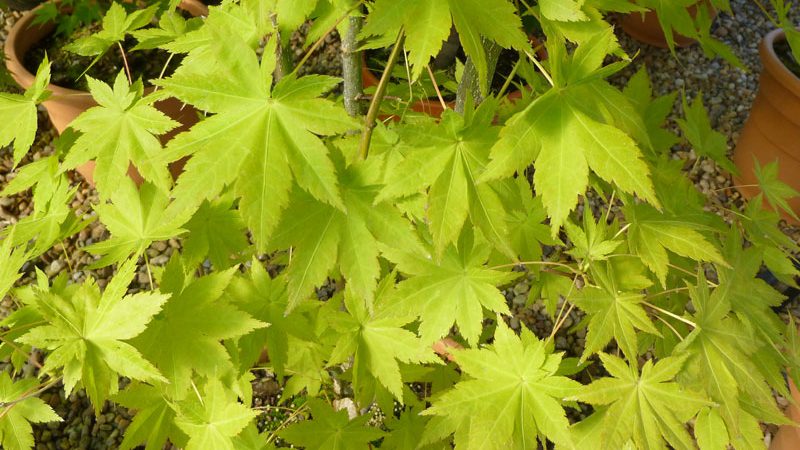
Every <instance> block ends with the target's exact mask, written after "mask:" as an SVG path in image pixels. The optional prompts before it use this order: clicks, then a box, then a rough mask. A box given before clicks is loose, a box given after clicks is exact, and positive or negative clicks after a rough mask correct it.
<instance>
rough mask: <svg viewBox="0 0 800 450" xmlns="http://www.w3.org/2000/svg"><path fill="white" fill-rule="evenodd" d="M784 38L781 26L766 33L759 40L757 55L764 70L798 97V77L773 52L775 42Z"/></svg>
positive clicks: (799, 93) (799, 94)
mask: <svg viewBox="0 0 800 450" xmlns="http://www.w3.org/2000/svg"><path fill="white" fill-rule="evenodd" d="M785 40H786V33H784V31H783V29H781V28H778V29H775V30H772V31H770V32H769V33H767V35H766V36H764V39H762V40H761V45H760V46H759V49H758V50H759V55H760V56H761V64H762V65H763V66H764V71H765V72H768V73H769V74H770V75H772V77H773V78H775V79H776V80H777V81H778V82H780V83H781V84H782V85H783V86H784V87H786V89H788V90H789V91H791V92H792V93H793V94H794V95H796V96H798V97H800V78H798V77H797V75H795V74H793V73H792V71H791V70H789V68H787V67H786V66H785V65H784V64H783V62H781V60H780V58H778V54H777V53H776V52H775V42H780V41H785Z"/></svg>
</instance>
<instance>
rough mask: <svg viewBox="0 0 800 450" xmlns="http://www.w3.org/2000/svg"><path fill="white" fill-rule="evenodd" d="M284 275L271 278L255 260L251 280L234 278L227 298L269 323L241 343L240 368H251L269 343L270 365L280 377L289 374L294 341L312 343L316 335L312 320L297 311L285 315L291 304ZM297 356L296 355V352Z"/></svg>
mask: <svg viewBox="0 0 800 450" xmlns="http://www.w3.org/2000/svg"><path fill="white" fill-rule="evenodd" d="M286 285H287V281H286V276H285V275H280V276H278V277H276V278H271V277H270V275H269V274H268V273H267V271H266V270H265V269H264V266H263V265H262V264H261V263H260V262H257V261H256V260H254V261H253V262H252V264H251V266H250V277H249V278H240V277H237V278H234V279H233V281H232V282H231V285H230V286H229V288H228V291H227V295H228V296H229V297H230V299H231V302H232V304H233V305H234V306H236V307H238V308H239V309H241V310H242V311H244V312H246V313H248V314H250V315H251V316H253V318H255V319H256V320H260V321H261V322H264V323H268V324H269V326H268V327H267V328H262V329H259V330H255V331H254V332H252V333H250V334H248V335H246V336H242V337H240V338H239V340H238V345H239V367H240V368H241V369H249V368H250V367H251V366H252V365H253V364H255V363H256V362H257V361H258V358H259V357H260V356H261V352H262V350H264V346H265V344H266V348H267V352H268V354H269V362H270V364H271V365H272V368H273V370H274V371H275V374H276V375H277V376H278V378H282V377H283V376H284V375H285V374H286V364H287V361H288V360H289V354H290V348H291V347H290V343H291V342H292V339H293V338H295V339H301V340H304V341H306V342H313V341H314V340H316V336H315V335H314V333H313V332H312V331H311V330H312V329H313V325H312V323H311V320H309V318H308V317H307V315H305V314H304V313H303V311H301V310H300V309H295V310H293V311H292V312H291V313H289V314H286V306H287V304H288V301H289V296H288V291H287V286H286ZM293 353H295V354H296V352H293Z"/></svg>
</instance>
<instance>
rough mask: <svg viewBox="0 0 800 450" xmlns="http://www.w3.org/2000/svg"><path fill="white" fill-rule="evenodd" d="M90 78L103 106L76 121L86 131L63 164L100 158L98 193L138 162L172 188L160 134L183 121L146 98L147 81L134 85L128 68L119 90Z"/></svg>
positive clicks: (166, 187) (96, 179)
mask: <svg viewBox="0 0 800 450" xmlns="http://www.w3.org/2000/svg"><path fill="white" fill-rule="evenodd" d="M86 79H87V81H88V83H89V91H90V92H91V94H92V97H93V98H94V100H95V101H96V102H97V103H98V106H95V107H93V108H89V109H88V110H86V111H84V112H83V113H82V114H81V115H80V116H78V117H77V118H76V119H75V120H73V121H72V123H70V126H71V127H72V128H74V129H75V130H77V131H80V132H81V133H83V134H82V135H81V136H80V137H79V138H78V139H77V140H76V141H75V143H74V144H73V145H72V147H71V148H70V149H69V152H68V153H67V155H66V157H65V158H64V163H63V168H64V169H65V170H66V169H74V168H75V167H77V166H79V165H81V164H83V163H86V162H88V161H92V160H94V161H95V164H96V165H95V169H94V174H93V175H92V177H93V179H94V182H95V184H96V186H97V189H98V191H100V192H113V191H114V189H115V188H116V187H117V185H118V184H119V182H120V180H122V179H124V178H126V177H127V173H128V167H129V165H131V164H132V165H134V166H135V167H136V169H137V170H138V171H139V173H140V174H141V175H142V177H143V178H144V179H145V180H147V181H150V182H151V183H153V184H155V185H156V186H158V187H159V189H161V190H163V191H164V192H166V191H168V190H169V186H170V183H171V180H172V178H171V176H170V173H169V170H168V169H167V165H166V164H162V163H159V162H157V161H156V156H157V155H158V154H159V153H161V152H162V148H161V143H160V142H159V141H158V137H157V136H158V135H161V134H164V133H166V132H168V131H170V130H172V129H173V128H175V127H176V126H178V122H175V121H174V120H172V119H170V118H169V117H167V116H166V115H165V114H164V113H162V112H161V111H159V110H158V109H156V108H155V107H154V106H152V105H151V103H152V102H153V99H152V98H143V96H142V92H143V91H142V89H143V88H142V83H141V81H137V82H135V83H134V84H133V85H131V86H129V85H128V80H127V78H125V75H124V74H123V72H120V73H119V74H118V75H117V78H116V80H115V81H114V86H113V89H112V87H111V86H109V85H107V84H105V83H103V82H101V81H98V80H95V79H94V78H92V77H86Z"/></svg>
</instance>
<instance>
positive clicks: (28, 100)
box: [0, 55, 50, 166]
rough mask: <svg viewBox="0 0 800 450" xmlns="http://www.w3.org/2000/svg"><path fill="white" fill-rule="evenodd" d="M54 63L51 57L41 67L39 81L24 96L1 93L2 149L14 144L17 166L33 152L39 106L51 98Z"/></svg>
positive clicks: (0, 126)
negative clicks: (37, 106)
mask: <svg viewBox="0 0 800 450" xmlns="http://www.w3.org/2000/svg"><path fill="white" fill-rule="evenodd" d="M48 84H50V62H49V61H48V60H47V55H45V58H44V59H43V60H42V62H41V64H39V69H38V70H37V71H36V79H35V80H34V81H33V84H32V85H31V87H29V88H28V89H27V90H26V91H25V93H24V94H23V95H19V94H9V93H6V92H0V147H5V146H6V145H9V144H11V143H12V142H13V143H14V165H15V166H16V165H17V164H19V162H20V161H21V160H22V158H23V157H24V156H25V154H26V153H28V150H30V148H31V145H32V144H33V140H34V138H35V137H36V128H37V126H38V119H37V114H36V105H38V104H39V103H41V102H43V101H44V100H46V99H47V97H49V96H50V91H48V90H47V85H48Z"/></svg>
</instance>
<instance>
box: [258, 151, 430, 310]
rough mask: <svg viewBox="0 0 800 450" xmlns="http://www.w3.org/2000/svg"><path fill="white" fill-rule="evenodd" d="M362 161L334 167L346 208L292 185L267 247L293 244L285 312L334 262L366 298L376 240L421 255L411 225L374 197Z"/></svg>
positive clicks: (373, 280)
mask: <svg viewBox="0 0 800 450" xmlns="http://www.w3.org/2000/svg"><path fill="white" fill-rule="evenodd" d="M371 167H372V166H368V165H367V164H365V163H364V164H354V165H351V166H350V167H348V168H344V167H341V165H340V166H339V167H338V175H339V176H338V184H339V185H340V186H341V190H342V199H343V205H344V206H345V210H346V211H347V213H344V212H342V210H340V209H338V208H334V207H332V206H330V205H329V204H326V203H323V202H320V201H318V200H316V199H315V198H314V197H312V196H311V195H309V194H307V193H306V192H304V191H301V190H299V189H294V190H293V192H292V196H291V201H290V206H289V208H288V209H287V210H286V212H285V213H284V215H283V218H282V219H281V222H280V225H279V226H278V228H277V231H276V232H275V233H274V234H273V235H272V236H271V242H270V245H269V247H268V249H270V250H280V249H286V248H289V247H293V252H292V260H291V262H290V263H289V267H288V268H287V269H286V273H287V276H288V278H289V303H288V310H287V312H288V311H290V310H292V309H293V308H294V307H296V306H297V305H298V303H299V302H300V301H302V300H304V299H305V298H306V297H307V296H308V295H309V294H311V293H312V292H313V288H314V287H315V286H318V285H321V284H322V283H323V282H324V281H325V279H326V277H327V276H328V274H329V272H330V271H331V270H333V269H334V267H337V266H338V268H339V270H340V271H341V274H342V275H344V277H345V279H346V280H347V286H348V288H349V289H351V290H352V291H353V292H354V293H355V294H356V295H358V296H359V297H360V298H363V299H365V300H366V301H367V302H370V303H371V301H372V299H373V297H374V292H375V288H376V286H377V280H378V276H379V275H380V266H379V264H378V243H382V244H384V245H386V246H397V247H400V248H404V249H407V250H408V251H410V252H412V253H415V254H419V255H424V254H426V250H424V249H423V248H422V245H421V244H420V242H419V239H418V238H417V237H416V235H415V234H414V232H413V230H412V228H411V224H410V223H409V222H408V221H407V220H405V219H404V218H403V216H402V214H401V213H400V211H399V210H398V209H397V208H396V207H395V206H394V205H392V204H390V203H389V202H378V203H376V202H375V198H376V195H377V194H378V189H379V186H378V185H375V184H372V183H371V182H370V179H369V178H370V177H369V173H370V171H369V170H370V168H371Z"/></svg>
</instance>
